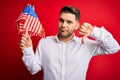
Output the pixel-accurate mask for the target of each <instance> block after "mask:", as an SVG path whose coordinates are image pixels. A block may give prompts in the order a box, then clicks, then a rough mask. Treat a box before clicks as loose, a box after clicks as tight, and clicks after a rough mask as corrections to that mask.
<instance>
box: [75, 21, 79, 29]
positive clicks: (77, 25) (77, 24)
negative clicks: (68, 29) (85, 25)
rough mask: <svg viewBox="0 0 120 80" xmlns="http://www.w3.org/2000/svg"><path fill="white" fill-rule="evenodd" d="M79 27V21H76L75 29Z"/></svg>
mask: <svg viewBox="0 0 120 80" xmlns="http://www.w3.org/2000/svg"><path fill="white" fill-rule="evenodd" d="M79 27H80V23H79V22H77V23H76V27H75V30H77V29H78V28H79Z"/></svg>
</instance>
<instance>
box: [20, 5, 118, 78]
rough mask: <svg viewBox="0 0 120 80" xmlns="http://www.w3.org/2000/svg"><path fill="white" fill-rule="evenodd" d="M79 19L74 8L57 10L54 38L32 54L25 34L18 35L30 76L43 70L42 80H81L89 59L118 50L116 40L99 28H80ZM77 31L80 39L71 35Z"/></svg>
mask: <svg viewBox="0 0 120 80" xmlns="http://www.w3.org/2000/svg"><path fill="white" fill-rule="evenodd" d="M79 20H80V12H79V10H78V9H77V8H75V7H71V6H64V7H63V8H62V10H61V11H60V16H59V21H58V33H57V35H56V36H50V37H46V38H45V39H44V38H43V39H41V40H40V41H39V43H38V46H37V49H36V53H35V54H34V51H33V48H32V40H31V38H30V36H29V34H23V35H22V38H21V40H20V48H21V49H22V51H23V62H24V63H25V65H26V67H27V68H28V70H29V71H30V72H31V73H32V74H35V73H37V72H38V71H40V70H41V69H43V71H44V80H85V79H86V72H87V69H88V64H89V61H90V59H91V57H92V56H94V55H99V54H112V53H115V52H117V51H118V50H119V49H120V47H119V44H118V43H117V41H116V40H115V39H114V38H113V37H112V35H111V34H110V33H109V32H108V31H107V30H105V29H104V28H103V27H102V28H97V27H96V26H92V25H91V24H89V23H83V24H82V25H81V26H80V23H79ZM79 26H80V27H79ZM78 28H79V34H80V35H82V36H83V38H79V37H77V36H75V34H74V30H77V29H78ZM87 36H91V37H92V38H94V39H95V40H96V41H93V40H90V39H88V38H87Z"/></svg>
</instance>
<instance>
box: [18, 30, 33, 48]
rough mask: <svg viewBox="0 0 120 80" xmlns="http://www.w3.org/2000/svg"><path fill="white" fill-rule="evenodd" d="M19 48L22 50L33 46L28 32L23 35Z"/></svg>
mask: <svg viewBox="0 0 120 80" xmlns="http://www.w3.org/2000/svg"><path fill="white" fill-rule="evenodd" d="M19 46H20V48H21V49H22V50H24V49H25V48H28V47H30V46H32V40H31V38H30V36H29V34H28V32H26V33H25V34H22V37H21V40H20V43H19Z"/></svg>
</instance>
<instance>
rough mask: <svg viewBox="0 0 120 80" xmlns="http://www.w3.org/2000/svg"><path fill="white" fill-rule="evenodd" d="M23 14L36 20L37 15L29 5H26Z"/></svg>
mask: <svg viewBox="0 0 120 80" xmlns="http://www.w3.org/2000/svg"><path fill="white" fill-rule="evenodd" d="M23 13H27V14H28V15H31V16H33V17H36V18H38V16H37V14H36V13H35V11H34V7H33V6H31V5H26V7H25V8H24V10H23Z"/></svg>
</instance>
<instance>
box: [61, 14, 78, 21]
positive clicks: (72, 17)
mask: <svg viewBox="0 0 120 80" xmlns="http://www.w3.org/2000/svg"><path fill="white" fill-rule="evenodd" d="M60 18H62V19H64V20H70V21H75V20H76V19H75V15H74V14H72V13H64V12H62V13H61V14H60Z"/></svg>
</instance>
